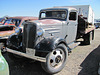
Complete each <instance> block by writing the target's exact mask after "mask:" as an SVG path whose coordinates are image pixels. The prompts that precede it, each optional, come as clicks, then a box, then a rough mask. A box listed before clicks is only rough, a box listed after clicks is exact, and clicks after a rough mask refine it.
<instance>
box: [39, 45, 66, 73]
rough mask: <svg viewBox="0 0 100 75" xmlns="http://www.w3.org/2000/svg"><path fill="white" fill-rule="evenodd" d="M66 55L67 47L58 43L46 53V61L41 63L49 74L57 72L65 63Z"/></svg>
mask: <svg viewBox="0 0 100 75" xmlns="http://www.w3.org/2000/svg"><path fill="white" fill-rule="evenodd" d="M67 56H68V51H67V47H66V46H65V45H64V44H60V45H58V46H57V48H56V49H55V50H53V51H52V52H50V53H49V54H48V55H47V57H46V62H45V63H41V65H42V67H43V69H44V70H45V71H46V72H48V73H50V74H54V73H57V72H59V71H61V70H62V69H63V68H64V66H65V65H66V61H67Z"/></svg>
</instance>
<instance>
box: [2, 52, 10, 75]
mask: <svg viewBox="0 0 100 75" xmlns="http://www.w3.org/2000/svg"><path fill="white" fill-rule="evenodd" d="M0 75H9V67H8V63H7V62H6V60H5V58H4V57H3V56H2V54H1V50H0Z"/></svg>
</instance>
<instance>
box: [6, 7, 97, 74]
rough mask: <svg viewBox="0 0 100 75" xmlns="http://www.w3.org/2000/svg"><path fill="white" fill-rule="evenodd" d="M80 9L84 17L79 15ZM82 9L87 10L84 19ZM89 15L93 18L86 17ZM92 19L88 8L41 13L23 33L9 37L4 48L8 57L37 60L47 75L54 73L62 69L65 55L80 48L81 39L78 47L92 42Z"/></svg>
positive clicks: (51, 10)
mask: <svg viewBox="0 0 100 75" xmlns="http://www.w3.org/2000/svg"><path fill="white" fill-rule="evenodd" d="M78 9H79V10H78ZM83 9H84V13H82V12H81V10H83ZM85 9H86V10H88V13H87V15H86V13H85ZM90 10H91V11H90ZM77 11H78V12H77ZM90 14H91V16H92V17H88V15H90ZM93 16H94V15H93V11H92V8H91V7H90V6H83V7H82V6H77V8H76V6H75V7H74V6H73V7H66V6H65V7H53V8H47V9H42V10H41V11H40V15H39V20H36V21H28V22H26V23H24V28H23V32H21V29H20V28H19V29H18V30H16V31H17V32H16V33H15V34H14V35H12V36H10V37H9V39H8V40H7V48H6V49H7V52H9V57H10V58H12V57H13V58H12V60H14V59H16V60H20V59H22V58H20V57H19V58H18V57H16V55H15V54H17V55H19V56H23V57H26V58H30V59H33V60H37V61H40V62H42V63H41V65H42V67H43V69H44V70H45V71H46V72H48V73H51V74H53V73H57V72H59V71H61V70H62V69H63V68H64V66H65V64H66V62H67V57H68V53H69V52H71V50H72V49H73V48H75V47H76V46H77V45H79V44H80V41H78V40H79V39H80V38H81V39H83V41H81V44H87V45H89V44H90V43H91V40H93V38H94V29H95V26H94V22H93V21H94V20H93ZM91 18H92V19H91ZM11 53H12V54H11Z"/></svg>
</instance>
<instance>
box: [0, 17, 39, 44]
mask: <svg viewBox="0 0 100 75" xmlns="http://www.w3.org/2000/svg"><path fill="white" fill-rule="evenodd" d="M37 19H38V18H37V17H22V16H19V17H10V18H9V19H7V20H6V21H5V22H4V24H3V25H0V42H3V43H5V42H6V40H7V38H8V37H9V36H10V35H11V34H13V33H14V32H15V28H17V27H23V25H22V23H23V22H26V21H33V20H37Z"/></svg>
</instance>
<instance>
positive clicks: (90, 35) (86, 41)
mask: <svg viewBox="0 0 100 75" xmlns="http://www.w3.org/2000/svg"><path fill="white" fill-rule="evenodd" d="M83 39H84V41H83V42H82V43H81V44H83V45H90V44H91V42H92V40H93V39H94V30H93V31H91V32H89V33H87V34H85V35H84V36H83Z"/></svg>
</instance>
